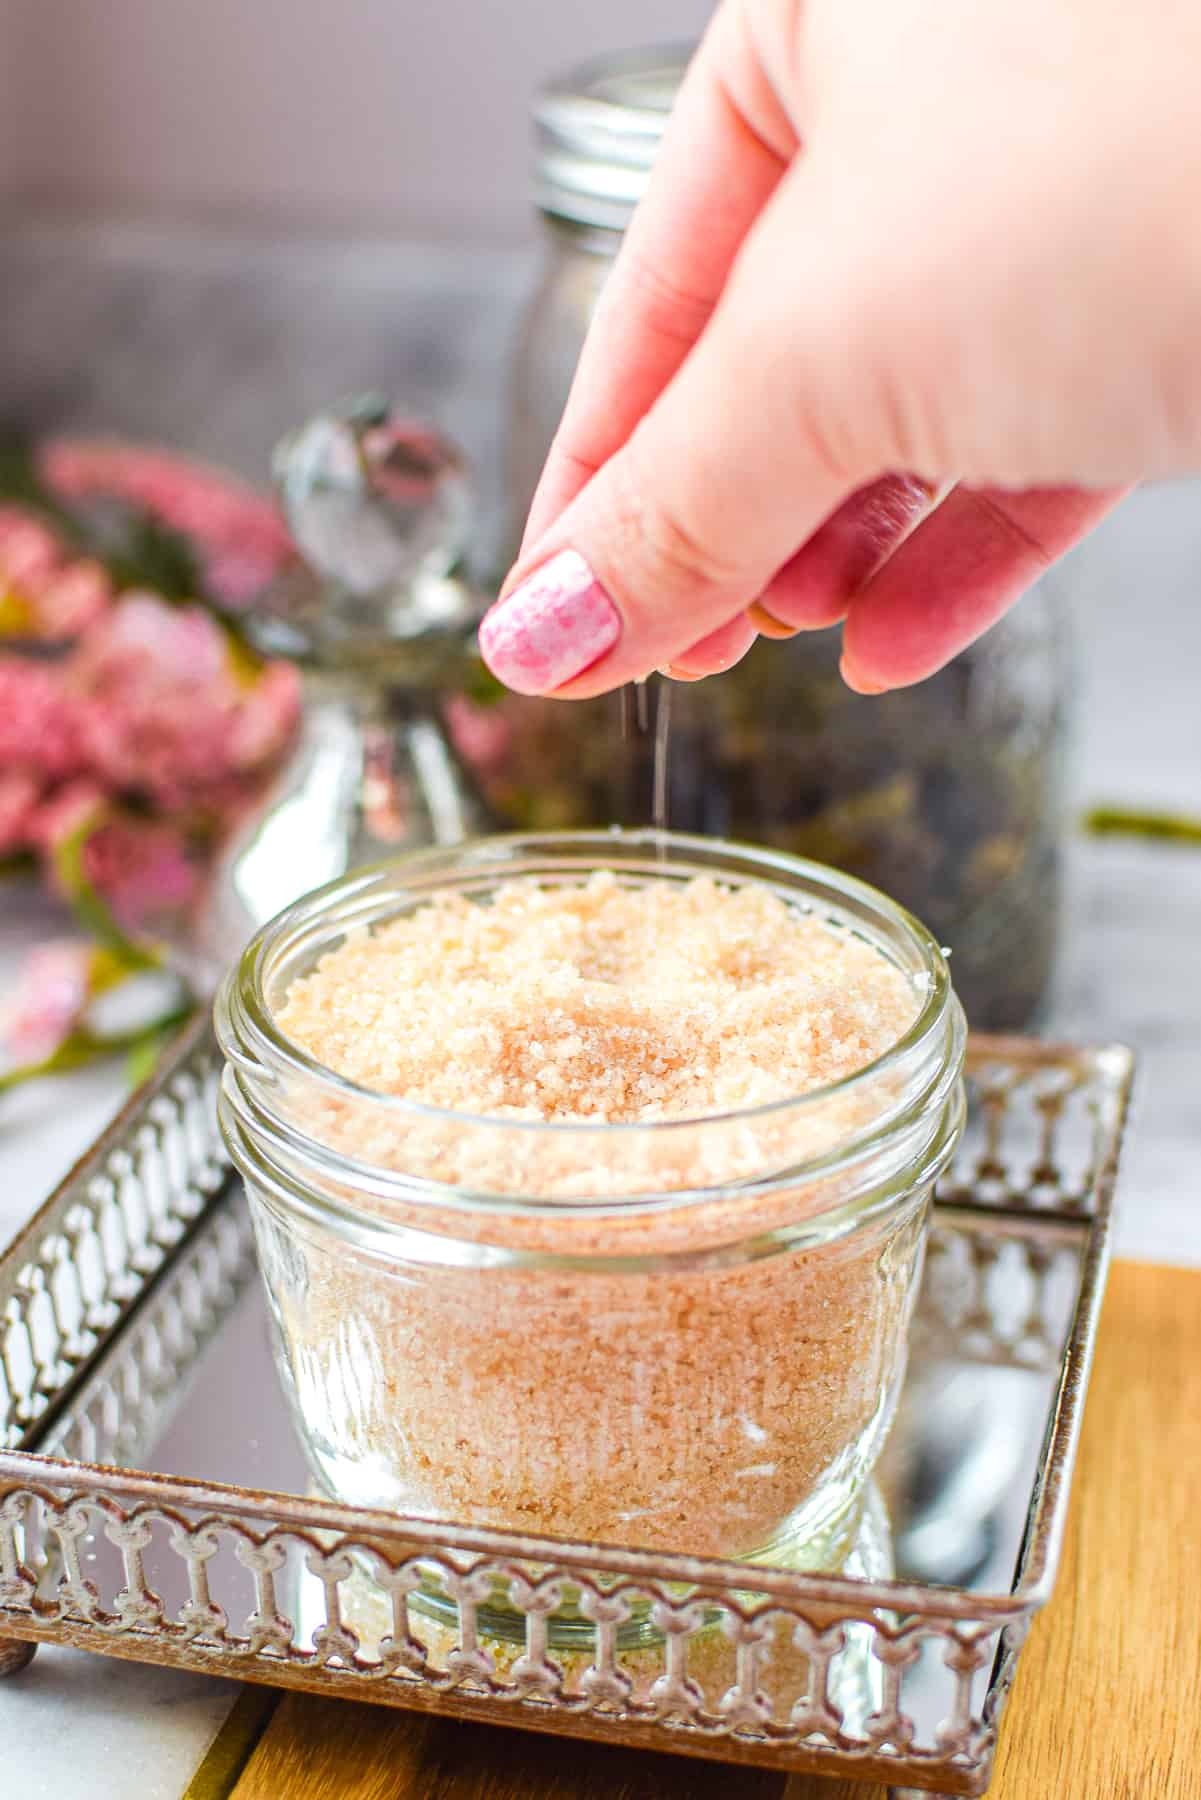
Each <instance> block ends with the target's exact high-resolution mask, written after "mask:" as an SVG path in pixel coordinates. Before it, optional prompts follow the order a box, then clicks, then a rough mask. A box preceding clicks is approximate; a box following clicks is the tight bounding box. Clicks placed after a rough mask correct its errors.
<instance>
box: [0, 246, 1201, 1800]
mask: <svg viewBox="0 0 1201 1800" xmlns="http://www.w3.org/2000/svg"><path fill="white" fill-rule="evenodd" d="M524 279H525V273H524V265H523V264H522V263H521V261H520V259H515V258H513V257H510V256H505V255H497V256H493V255H485V254H483V253H480V254H473V253H467V252H447V253H444V254H439V253H434V252H430V251H427V250H408V249H406V248H404V247H397V248H393V249H388V248H386V247H376V248H373V249H370V250H359V251H348V250H345V249H336V248H331V249H328V250H315V251H304V250H298V249H290V250H286V251H281V252H278V253H271V252H258V253H253V254H252V253H251V252H250V251H249V250H248V249H247V247H246V246H245V245H242V246H231V245H225V246H222V245H220V244H190V245H188V246H185V247H182V248H181V247H179V246H171V245H170V244H167V243H164V241H163V240H161V239H160V238H159V237H157V236H146V235H144V234H132V235H131V234H126V235H125V236H121V235H117V236H115V237H98V236H97V235H96V234H95V233H94V232H93V233H84V234H82V235H81V234H74V235H68V236H67V237H63V236H62V235H61V234H57V233H45V232H35V233H33V234H32V235H30V236H28V237H27V238H25V239H24V240H22V239H20V238H15V239H14V238H10V240H9V243H8V245H7V246H6V249H5V259H4V264H3V268H2V269H0V280H2V282H3V293H4V302H5V315H4V316H5V332H4V335H3V342H0V411H7V412H8V414H9V416H12V415H13V414H14V413H15V414H16V415H18V416H24V417H26V418H31V419H36V420H38V421H40V422H44V423H46V424H53V425H63V424H69V423H82V424H85V425H91V426H94V427H95V426H105V427H108V428H110V429H117V430H124V431H129V432H141V433H151V434H153V433H157V434H160V435H163V436H165V437H167V438H172V439H174V440H175V441H177V442H179V443H181V444H191V445H193V446H195V447H196V448H198V449H200V450H202V451H203V452H204V453H206V454H209V455H214V456H225V457H227V458H228V459H229V460H231V461H233V462H234V463H236V464H239V465H241V466H242V467H244V468H246V469H247V470H249V471H254V470H261V468H262V467H263V465H264V462H265V458H266V454H267V451H268V448H269V446H270V444H271V442H272V440H273V438H274V437H275V436H276V435H277V433H278V432H279V431H280V430H281V429H283V428H284V427H285V426H286V425H288V424H291V423H293V422H295V420H296V419H297V418H298V417H300V416H303V414H304V413H305V411H306V410H308V409H309V408H311V407H312V406H314V405H316V404H319V403H320V402H321V401H323V400H326V399H328V398H329V397H330V396H331V395H338V394H341V393H343V392H346V391H354V390H355V389H358V388H362V387H365V386H368V385H378V386H381V387H383V388H384V389H385V390H387V391H391V392H393V393H394V394H398V395H400V396H401V397H403V398H405V399H409V400H412V401H413V402H414V403H415V404H416V405H417V406H418V407H422V408H428V409H430V410H432V411H434V412H436V413H437V414H438V415H439V416H440V417H441V418H442V420H443V421H444V422H446V423H448V424H449V425H450V426H451V427H452V428H453V429H454V430H455V431H456V432H457V434H458V435H459V436H460V437H461V438H462V439H463V441H464V442H465V443H466V444H467V445H468V447H469V449H470V450H471V451H472V453H473V454H474V456H475V457H476V460H477V464H478V465H479V466H480V467H481V468H482V469H483V470H484V471H485V472H486V478H485V479H484V481H483V484H482V485H483V488H484V494H485V499H486V500H487V501H489V502H491V501H493V500H494V498H495V493H496V482H495V470H496V466H497V458H496V447H497V441H498V418H499V394H500V384H499V379H498V378H499V374H500V371H501V368H502V365H503V353H504V348H505V345H506V342H507V340H508V337H509V334H510V331H511V327H512V319H513V310H514V304H515V300H516V297H517V295H518V294H519V292H520V289H521V286H522V283H523V280H524ZM1066 585H1067V588H1068V589H1069V591H1070V595H1071V600H1072V604H1073V606H1074V610H1075V612H1076V614H1077V619H1078V625H1079V629H1080V642H1081V656H1080V677H1079V692H1078V695H1077V702H1078V704H1077V737H1078V743H1077V757H1076V776H1075V784H1074V786H1075V805H1076V811H1077V812H1079V811H1080V810H1082V808H1083V807H1084V805H1085V804H1086V803H1090V802H1098V801H1103V802H1119V803H1124V804H1129V805H1132V806H1151V807H1162V806H1174V807H1178V808H1182V809H1186V810H1189V811H1192V812H1194V813H1196V812H1201V712H1199V709H1198V706H1197V698H1196V696H1197V691H1198V685H1199V684H1201V605H1199V604H1198V594H1199V590H1201V487H1199V486H1198V485H1197V484H1193V483H1182V484H1177V485H1174V486H1171V487H1165V488H1162V489H1159V490H1156V491H1154V492H1147V493H1143V494H1140V495H1138V496H1136V497H1135V498H1134V499H1133V500H1131V501H1130V502H1128V503H1127V505H1126V507H1125V508H1123V509H1122V511H1121V512H1120V513H1119V514H1118V515H1116V516H1115V517H1114V518H1113V519H1112V520H1111V521H1109V522H1108V523H1107V524H1106V526H1105V527H1104V528H1103V530H1102V531H1101V532H1100V533H1099V534H1097V536H1096V537H1095V538H1094V539H1093V540H1092V541H1091V542H1090V543H1089V544H1088V545H1087V546H1086V547H1085V548H1084V549H1083V550H1082V551H1081V552H1079V553H1078V554H1077V556H1076V557H1075V558H1073V560H1072V562H1071V564H1070V566H1069V567H1068V570H1067V572H1066ZM1070 875H1071V897H1070V903H1069V907H1068V911H1067V926H1066V931H1065V941H1064V953H1063V957H1062V964H1061V970H1060V976H1059V980H1058V984H1057V992H1056V995H1055V999H1054V1003H1053V1005H1052V1008H1051V1011H1050V1014H1049V1017H1048V1020H1047V1027H1046V1028H1047V1030H1048V1031H1049V1032H1054V1033H1055V1034H1057V1035H1063V1036H1071V1037H1077V1038H1081V1039H1109V1038H1122V1039H1125V1040H1126V1041H1128V1042H1130V1043H1132V1044H1133V1045H1134V1046H1135V1048H1136V1049H1137V1050H1138V1051H1139V1054H1140V1059H1141V1076H1140V1085H1139V1100H1138V1106H1137V1115H1136V1130H1135V1133H1134V1136H1133V1138H1132V1140H1131V1143H1130V1146H1129V1150H1128V1155H1127V1161H1126V1168H1125V1172H1124V1178H1123V1182H1122V1194H1121V1210H1120V1218H1119V1230H1118V1244H1119V1250H1120V1252H1121V1253H1122V1254H1125V1255H1129V1256H1140V1257H1151V1258H1164V1259H1171V1260H1178V1261H1185V1262H1201V1175H1199V1173H1198V1171H1199V1170H1201V1099H1199V1097H1198V1096H1199V1091H1201V1080H1199V1077H1201V953H1199V951H1198V936H1199V928H1201V853H1199V852H1197V851H1189V850H1182V849H1172V848H1168V847H1163V848H1156V847H1154V846H1148V845H1145V844H1138V843H1129V842H1102V843H1096V842H1094V843H1085V842H1083V841H1078V842H1076V843H1075V844H1074V846H1073V851H1072V856H1071V870H1070ZM42 924H43V920H42V919H41V916H40V913H39V911H38V909H37V908H36V907H31V904H30V898H29V895H28V893H24V894H23V893H22V892H20V891H19V890H9V891H8V892H7V893H6V892H4V891H2V890H0V983H3V982H4V981H5V980H6V979H7V978H8V977H9V975H10V973H11V968H12V965H13V959H14V957H15V955H16V953H17V951H18V949H19V947H20V945H21V944H22V943H24V942H25V941H27V940H28V938H29V937H30V935H31V933H32V932H33V931H34V930H35V929H38V928H40V927H41V925H42ZM122 1091H123V1083H122V1080H121V1077H120V1074H119V1072H108V1073H101V1072H93V1073H89V1074H84V1075H79V1076H75V1077H71V1078H70V1079H69V1080H66V1081H60V1082H55V1083H46V1084H42V1086H41V1087H39V1088H38V1089H36V1090H30V1091H29V1092H27V1093H25V1094H22V1095H20V1096H19V1097H16V1098H14V1099H11V1100H6V1101H5V1102H4V1104H3V1109H2V1110H0V1238H3V1237H4V1236H6V1235H7V1234H8V1233H9V1232H10V1231H11V1229H12V1228H13V1227H14V1226H15V1224H16V1223H18V1222H19V1220H20V1219H21V1218H22V1217H24V1216H26V1215H27V1213H28V1211H29V1210H31V1209H32V1208H33V1206H34V1205H36V1204H37V1202H38V1201H39V1200H40V1199H41V1198H42V1197H44V1195H45V1193H46V1192H47V1191H48V1190H49V1188H50V1186H51V1185H52V1183H53V1181H54V1180H55V1179H56V1178H57V1177H58V1176H59V1175H60V1174H62V1173H64V1172H65V1170H66V1168H67V1167H68V1166H69V1164H70V1162H71V1161H72V1160H73V1158H74V1156H75V1155H77V1154H78V1152H79V1151H80V1150H81V1149H82V1148H84V1146H85V1145H86V1143H87V1141H88V1140H89V1139H90V1137H91V1136H92V1135H94V1133H95V1131H96V1129H97V1128H98V1126H99V1124H100V1123H101V1122H102V1120H103V1119H104V1117H105V1116H106V1115H107V1114H108V1112H109V1111H111V1109H112V1107H113V1106H114V1105H115V1104H116V1103H117V1101H118V1099H119V1098H120V1095H121V1093H122ZM231 1691H232V1690H231V1688H230V1687H229V1686H228V1685H227V1684H218V1683H213V1682H208V1681H205V1680H204V1679H203V1678H197V1679H191V1678H188V1677H184V1676H179V1675H175V1674H173V1673H171V1672H168V1671H162V1672H157V1673H156V1672H154V1671H145V1670H141V1669H138V1668H137V1667H136V1666H135V1665H133V1664H126V1663H116V1662H105V1661H102V1660H100V1659H90V1658H86V1657H82V1656H77V1655H72V1654H70V1653H66V1652H62V1653H59V1652H51V1653H48V1652H46V1651H42V1652H40V1653H39V1656H38V1658H37V1659H36V1661H35V1663H34V1665H33V1667H32V1668H31V1669H30V1671H28V1672H27V1673H26V1674H24V1675H22V1676H21V1677H19V1678H17V1679H16V1680H14V1681H11V1682H9V1683H6V1684H5V1683H0V1743H3V1744H4V1745H5V1746H6V1750H5V1756H4V1764H3V1775H4V1777H5V1778H6V1779H5V1781H3V1782H0V1792H3V1793H4V1794H5V1795H7V1794H9V1793H11V1794H13V1795H22V1796H28V1797H29V1800H35V1797H36V1796H40V1795H43V1794H45V1795H47V1796H49V1795H54V1796H55V1797H56V1800H57V1796H60V1795H66V1796H70V1797H71V1800H118V1797H120V1800H125V1797H126V1796H128V1795H129V1794H131V1793H135V1792H136V1793H138V1794H139V1795H142V1796H145V1797H146V1800H158V1797H159V1796H160V1795H161V1796H162V1797H163V1800H173V1797H174V1796H176V1795H177V1794H178V1793H179V1792H180V1790H181V1788H182V1787H183V1785H184V1784H185V1781H186V1778H187V1775H188V1773H189V1772H190V1771H191V1769H192V1768H193V1767H194V1766H195V1763H196V1762H197V1761H198V1760H199V1758H200V1756H201V1754H202V1753H203V1750H204V1747H205V1745H206V1744H207V1742H208V1741H209V1739H210V1737H211V1735H212V1732H213V1729H214V1727H215V1724H216V1722H217V1720H218V1719H219V1717H220V1716H221V1714H222V1713H223V1711H224V1709H225V1707H226V1706H227V1704H228V1700H229V1695H230V1693H231Z"/></svg>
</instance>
